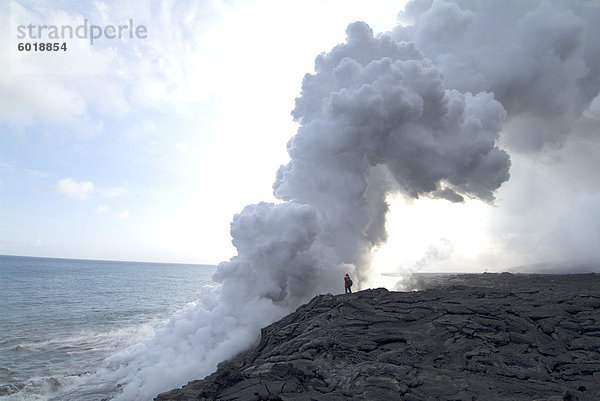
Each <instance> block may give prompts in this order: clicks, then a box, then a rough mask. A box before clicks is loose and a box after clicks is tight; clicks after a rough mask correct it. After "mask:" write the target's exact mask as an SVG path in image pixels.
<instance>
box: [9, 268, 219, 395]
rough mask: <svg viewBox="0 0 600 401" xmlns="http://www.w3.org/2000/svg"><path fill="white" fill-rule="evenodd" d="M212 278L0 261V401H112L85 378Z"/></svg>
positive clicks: (193, 272)
mask: <svg viewBox="0 0 600 401" xmlns="http://www.w3.org/2000/svg"><path fill="white" fill-rule="evenodd" d="M214 271H215V267H214V266H205V265H183V264H160V263H135V262H109V261H91V260H68V259H46V258H28V257H15V256H0V400H2V401H9V400H10V401H17V400H20V401H25V400H27V401H29V400H70V399H73V400H77V399H79V398H82V399H83V398H85V399H86V400H89V401H92V400H98V401H100V400H102V399H109V398H110V394H102V391H100V393H98V391H95V392H94V391H88V390H86V389H85V386H86V378H87V377H89V376H90V375H93V373H94V372H95V370H96V369H97V368H98V367H99V366H100V364H101V363H102V361H103V360H105V359H106V358H107V357H110V356H112V355H114V354H116V353H118V352H119V351H121V350H123V349H125V348H126V347H128V346H130V345H133V344H136V343H138V342H139V341H141V340H143V339H144V338H147V337H149V336H152V335H153V334H154V330H155V329H156V328H157V327H158V326H159V325H160V324H161V323H162V322H164V321H165V320H166V319H168V318H169V317H170V316H171V315H172V314H173V313H174V312H175V311H176V310H178V309H180V308H181V307H183V306H184V305H185V304H186V303H188V302H192V301H194V300H195V299H196V297H197V294H198V292H199V291H200V290H201V289H202V287H203V286H205V285H209V284H211V283H212V281H211V276H212V274H213V272H214ZM79 387H81V388H79ZM109 387H110V384H108V385H107V388H109ZM77 394H87V395H86V396H85V397H84V396H78V395H77Z"/></svg>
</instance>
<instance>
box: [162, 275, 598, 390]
mask: <svg viewBox="0 0 600 401" xmlns="http://www.w3.org/2000/svg"><path fill="white" fill-rule="evenodd" d="M422 285H423V288H424V289H423V290H422V291H416V292H388V291H387V290H384V289H376V290H366V291H361V292H358V293H354V294H348V295H336V296H333V295H321V296H318V297H316V298H314V299H313V300H312V301H310V303H308V304H306V305H304V306H301V307H300V308H298V310H297V311H296V312H294V313H292V314H290V315H288V316H287V317H285V318H283V319H282V320H280V321H278V322H276V323H273V324H272V325H270V326H268V327H266V328H264V329H263V330H262V338H261V340H260V343H259V344H258V346H257V347H256V348H255V349H252V350H250V351H248V352H246V353H244V354H242V355H240V356H238V357H237V358H235V359H233V360H231V361H229V362H226V363H222V364H220V365H219V368H218V370H217V372H215V373H213V374H212V375H210V376H208V377H207V378H205V379H204V380H201V381H200V380H199V381H193V382H190V383H188V384H187V385H186V386H184V387H183V388H181V389H178V390H172V391H170V392H167V393H164V394H161V395H159V396H158V397H157V398H156V400H159V401H174V400H178V401H182V400H284V401H295V400H319V401H321V400H324V401H327V400H349V399H350V400H352V399H354V400H528V401H530V400H590V401H597V400H600V275H598V274H586V275H560V276H559V275H512V274H506V273H504V274H482V275H460V276H447V277H445V278H444V279H443V280H440V279H439V277H438V279H437V282H436V280H432V279H428V280H425V282H423V283H422Z"/></svg>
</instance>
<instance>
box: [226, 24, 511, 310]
mask: <svg viewBox="0 0 600 401" xmlns="http://www.w3.org/2000/svg"><path fill="white" fill-rule="evenodd" d="M315 71H316V72H315V74H307V75H306V76H305V77H304V82H303V85H302V95H301V96H300V97H299V98H297V99H296V108H295V109H294V111H293V112H292V114H293V116H294V118H295V119H296V121H298V122H299V123H300V128H299V129H298V132H297V134H296V135H295V136H294V137H293V138H291V140H290V141H289V143H288V152H289V155H290V158H291V160H290V162H289V163H288V164H287V165H285V166H282V167H281V168H280V169H279V171H278V172H277V179H276V181H275V184H274V185H273V187H274V191H275V195H276V196H277V197H278V198H279V199H281V200H283V201H285V202H284V203H281V204H260V205H253V206H248V207H246V208H245V209H244V210H243V211H242V213H240V214H239V215H237V216H236V217H235V218H234V221H233V223H232V228H231V234H232V236H233V243H234V245H235V246H236V247H237V250H238V256H237V257H235V258H233V259H232V260H230V261H229V262H225V263H222V264H221V265H220V266H219V269H218V272H217V274H216V275H215V278H216V280H217V281H220V282H222V283H223V291H224V293H227V294H228V296H229V297H234V298H244V297H246V298H248V299H253V298H255V297H264V298H268V299H270V300H272V301H273V302H275V303H281V304H285V305H286V306H287V307H290V308H293V307H295V306H297V305H298V303H299V302H301V301H305V300H307V299H308V298H310V297H312V296H314V295H315V294H317V293H319V292H339V291H340V288H341V285H340V282H341V277H342V275H343V274H344V273H345V272H346V271H351V272H353V273H354V274H356V275H358V277H359V278H360V277H364V276H365V275H366V274H367V271H368V267H369V255H370V250H371V249H372V247H373V246H375V245H378V244H380V243H381V242H382V241H385V239H386V232H385V215H386V212H387V210H388V207H387V204H386V194H387V193H389V192H390V191H403V192H405V193H407V194H409V195H410V196H412V197H419V196H422V195H423V196H429V197H439V198H445V199H448V200H451V201H455V202H460V201H462V200H463V196H469V197H474V198H479V199H482V200H485V201H491V200H493V191H494V190H495V189H497V188H498V187H499V186H500V185H501V184H502V183H503V182H504V181H506V180H507V179H508V177H509V167H510V159H509V156H508V155H507V153H506V152H505V151H503V150H501V149H499V148H498V147H496V144H495V141H496V139H497V135H498V132H499V131H500V128H501V124H502V121H503V120H504V117H505V112H504V109H503V107H502V105H501V104H500V103H498V102H497V101H495V100H494V98H493V95H492V94H490V93H478V94H476V95H473V94H471V93H466V94H463V93H460V92H458V91H455V90H452V91H448V90H445V88H444V84H443V77H442V75H441V74H440V72H439V71H438V70H437V69H436V68H435V67H434V66H433V65H432V63H431V62H430V61H429V60H428V59H426V58H425V57H424V56H423V55H422V53H421V52H420V51H419V50H417V49H416V48H415V46H414V45H413V44H411V43H398V42H396V41H395V40H394V39H392V37H391V36H388V35H382V36H378V37H374V36H373V32H372V31H371V29H370V28H369V27H368V26H367V25H366V24H365V23H364V22H356V23H353V24H351V25H350V26H349V27H348V29H347V43H345V44H342V45H339V46H336V47H335V48H334V49H333V50H332V51H331V52H329V53H328V54H322V55H320V56H319V57H318V58H317V60H316V64H315ZM240 283H241V284H242V285H243V286H245V285H247V283H250V286H249V287H250V288H247V289H244V288H241V287H240ZM240 300H241V299H240Z"/></svg>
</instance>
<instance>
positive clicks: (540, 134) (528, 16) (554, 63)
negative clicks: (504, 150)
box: [393, 0, 600, 152]
mask: <svg viewBox="0 0 600 401" xmlns="http://www.w3.org/2000/svg"><path fill="white" fill-rule="evenodd" d="M400 16H401V19H402V20H403V21H404V22H405V23H406V24H407V25H406V26H399V27H397V28H396V29H395V30H394V31H393V35H394V36H395V37H396V38H397V39H399V40H409V41H414V42H415V43H416V45H417V46H418V47H419V49H421V50H422V51H423V52H424V54H425V56H427V57H428V58H430V59H431V60H432V61H433V62H434V64H435V65H436V66H437V67H438V68H439V69H440V71H442V72H443V74H444V78H445V82H446V84H447V86H448V87H450V88H455V89H458V90H461V91H471V92H479V91H491V92H493V93H494V95H495V97H496V99H498V100H499V101H500V102H501V103H502V105H503V106H504V108H505V109H506V110H507V112H508V119H507V124H506V128H505V131H504V132H503V136H504V141H505V142H506V144H507V146H509V147H510V149H511V150H516V151H525V152H531V151H538V150H541V149H544V148H547V147H556V146H560V145H562V144H563V143H564V141H565V140H566V137H567V136H568V135H569V134H570V133H572V132H573V130H574V125H575V122H576V121H577V120H579V119H580V118H581V116H582V113H583V112H584V111H585V110H586V109H587V108H588V107H589V105H590V102H591V101H592V100H593V99H594V98H595V97H596V96H597V95H598V90H599V89H600V43H599V39H598V38H599V37H600V28H599V27H598V24H597V21H598V18H600V7H598V6H597V3H596V4H594V3H593V2H579V1H572V2H564V1H548V0H530V1H520V0H508V1H501V2H478V1H469V0H464V1H463V0H456V1H454V0H449V1H432V0H413V1H411V2H410V3H409V4H408V5H407V6H406V9H405V11H404V12H403V13H401V15H400Z"/></svg>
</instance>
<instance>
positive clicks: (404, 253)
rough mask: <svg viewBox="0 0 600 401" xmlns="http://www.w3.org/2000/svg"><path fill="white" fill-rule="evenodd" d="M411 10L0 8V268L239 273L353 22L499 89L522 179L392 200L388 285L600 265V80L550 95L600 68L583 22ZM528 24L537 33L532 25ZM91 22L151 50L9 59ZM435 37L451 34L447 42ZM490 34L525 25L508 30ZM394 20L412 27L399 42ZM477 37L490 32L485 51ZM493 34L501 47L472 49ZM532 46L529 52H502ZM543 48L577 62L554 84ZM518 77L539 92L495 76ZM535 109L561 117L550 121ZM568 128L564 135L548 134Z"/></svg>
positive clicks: (368, 6)
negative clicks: (252, 218) (477, 194)
mask: <svg viewBox="0 0 600 401" xmlns="http://www.w3.org/2000/svg"><path fill="white" fill-rule="evenodd" d="M403 3H404V2H402V1H400V2H399V1H384V0H379V1H377V0H371V1H368V2H367V1H346V0H344V1H342V0H339V1H311V0H308V1H307V0H303V1H279V0H256V1H252V0H249V1H176V2H166V1H165V2H160V1H146V0H140V1H93V2H77V1H70V0H61V1H27V0H18V1H15V0H11V1H8V2H3V3H2V6H1V7H2V8H1V9H0V13H1V18H2V21H0V22H1V23H2V26H3V27H5V28H4V29H3V31H2V35H3V38H2V40H1V41H0V51H1V55H2V57H1V58H0V69H1V71H2V74H1V76H0V254H14V255H31V256H49V257H69V258H92V259H118V260H137V261H165V262H187V263H218V262H220V261H223V260H226V259H228V258H229V257H231V256H232V255H233V254H234V248H233V247H232V245H231V237H230V235H229V227H230V222H231V219H232V217H233V215H234V214H235V213H238V212H239V211H240V210H241V209H242V208H243V207H244V206H245V205H247V204H250V203H257V202H260V201H273V200H274V198H273V195H272V192H273V188H272V184H273V182H274V180H275V173H276V171H277V169H278V167H279V166H280V165H281V164H284V163H286V162H287V161H288V159H289V157H288V155H287V154H286V143H287V141H288V140H289V138H290V137H292V136H293V135H294V134H295V133H296V131H297V129H298V125H297V124H296V123H295V122H293V120H292V116H291V115H290V112H291V110H292V109H293V108H294V99H295V98H296V97H297V96H298V95H299V93H300V87H301V84H302V78H303V76H304V74H305V73H311V72H313V68H314V60H315V57H316V56H317V55H318V54H319V53H322V52H325V51H329V50H330V49H331V48H332V47H333V46H335V45H336V44H339V43H342V42H344V41H345V40H346V32H345V30H346V27H347V25H348V24H349V23H351V22H353V21H357V20H362V21H365V22H366V23H367V24H368V25H369V26H370V27H371V28H372V30H373V31H374V32H375V33H378V32H387V31H391V32H392V33H393V36H394V37H395V38H396V39H397V40H411V41H415V42H416V44H417V46H418V47H419V48H420V49H421V50H422V51H423V52H424V53H425V56H426V57H428V58H430V59H431V60H432V61H433V63H434V64H435V65H437V66H438V67H439V68H440V70H441V71H442V72H443V74H444V76H445V79H446V82H447V87H448V88H450V89H458V90H460V91H462V92H467V91H470V92H473V93H476V92H478V91H486V92H490V91H491V92H493V91H494V90H495V91H496V92H497V93H495V96H496V99H499V100H500V102H501V103H502V104H503V106H504V108H505V109H506V110H507V112H508V117H507V120H506V122H505V124H504V128H503V130H502V132H501V133H500V136H499V143H500V144H501V145H502V147H503V149H505V150H506V151H507V152H508V154H509V155H510V160H511V162H512V166H511V169H510V179H509V180H508V181H507V182H505V183H504V184H503V185H502V186H501V187H500V189H499V190H498V191H497V192H496V197H495V201H494V202H492V203H489V202H488V203H486V202H483V201H481V200H475V199H469V198H468V197H467V198H466V201H465V202H463V203H451V202H449V201H448V200H444V199H430V198H427V197H425V198H423V197H421V198H420V199H418V200H414V199H410V198H409V197H407V196H405V195H400V194H398V195H390V197H389V199H388V200H389V202H390V203H391V212H390V215H389V217H388V225H387V227H388V233H389V241H388V244H387V245H386V246H383V247H382V249H380V250H379V252H378V253H376V254H375V259H374V260H375V263H378V264H380V265H381V266H382V270H386V269H389V270H394V269H395V268H396V267H398V266H404V267H408V268H410V269H413V270H427V269H429V270H444V269H447V270H469V271H482V270H486V269H489V270H498V269H504V268H509V267H513V266H518V265H526V264H533V263H547V262H550V263H566V261H568V262H569V263H573V264H580V263H584V264H588V265H590V264H592V265H594V264H596V265H597V264H598V261H599V260H600V256H599V252H598V244H599V243H600V207H599V206H598V205H599V204H600V203H599V201H600V178H599V176H600V175H599V174H598V173H597V172H598V171H600V162H599V160H600V146H599V143H598V140H599V139H598V127H599V120H600V100H598V97H597V94H598V93H597V86H598V81H593V80H592V78H590V84H589V85H587V88H588V89H589V90H588V92H590V93H588V94H587V96H588V98H586V99H587V100H586V101H579V100H580V99H579V98H580V97H578V96H577V94H573V96H571V97H567V98H565V99H563V94H564V91H563V92H560V93H559V94H555V93H554V92H553V90H552V88H558V89H560V90H563V88H567V89H566V91H567V92H568V93H571V92H569V90H570V89H569V88H571V87H573V86H574V85H575V84H574V83H573V82H571V80H569V79H567V78H565V77H573V80H576V79H578V78H581V77H583V76H585V74H586V72H585V71H589V70H590V69H591V68H595V66H591V65H586V64H585V61H586V60H587V59H589V57H590V54H591V53H590V52H592V50H590V46H591V45H590V43H591V40H590V39H589V38H590V37H592V36H593V34H594V32H593V31H590V29H591V28H589V27H587V26H586V25H585V23H586V20H585V19H584V18H583V17H581V18H580V17H579V15H576V14H577V10H575V11H571V10H567V9H566V8H565V7H560V6H549V7H547V10H546V8H543V7H540V9H541V10H542V11H540V13H539V14H540V15H537V14H535V13H533V12H530V10H521V9H519V6H518V4H519V3H518V2H514V3H512V4H514V5H515V6H514V7H513V8H512V9H513V10H514V11H515V12H514V13H508V12H507V13H505V14H502V13H501V12H490V10H479V11H481V14H484V12H488V14H487V15H488V17H487V18H480V19H477V18H478V14H477V10H474V11H472V12H471V11H469V12H466V11H461V12H458V11H457V10H458V7H455V8H456V9H455V8H452V7H446V8H443V7H441V6H439V4H441V3H443V2H438V3H439V4H438V8H437V9H436V8H432V9H431V10H430V12H426V10H424V9H423V7H421V8H420V7H419V4H423V3H427V2H415V3H414V5H413V7H412V8H410V9H409V10H407V12H406V13H404V14H402V15H401V17H402V18H401V19H400V21H399V20H398V13H399V12H400V11H401V10H402V9H403V7H404V5H403ZM459 3H461V2H459ZM463 3H468V2H463ZM541 3H543V2H541V1H533V2H530V3H528V4H529V5H530V6H531V8H535V7H537V6H538V5H539V4H541ZM555 3H556V4H559V2H555ZM465 7H466V6H465ZM521 8H522V7H521ZM492 11H493V10H492ZM596 11H597V10H596ZM528 12H530V14H532V15H531V16H529V17H528V18H530V20H527V19H526V18H524V17H523V15H529V14H527V13H528ZM543 12H547V15H546V14H543ZM489 15H495V17H494V18H496V19H495V20H490V19H489ZM511 18H512V20H511ZM538 19H539V20H550V21H553V24H555V25H554V26H558V27H559V28H557V31H556V32H558V34H556V35H555V33H556V32H554V30H552V29H550V31H544V29H543V28H544V27H543V26H542V27H541V28H540V27H538V26H537V25H536V21H537V20H538ZM84 20H87V21H88V24H90V25H92V24H93V25H97V26H101V27H103V28H105V27H107V26H109V25H122V24H128V23H129V21H130V20H131V23H132V25H134V26H141V25H143V26H144V27H146V28H147V37H145V38H139V37H133V38H130V37H123V38H121V39H118V38H115V39H108V38H99V39H97V40H96V41H95V42H94V43H93V44H90V43H89V38H87V39H86V38H73V39H66V40H64V42H66V43H67V47H68V49H67V51H56V52H54V51H52V52H19V51H18V50H17V46H18V44H19V42H26V41H29V42H34V41H35V39H19V38H18V37H17V34H18V26H19V25H25V26H27V25H29V24H34V25H35V26H37V25H57V26H63V25H69V26H72V27H77V26H79V25H81V24H83V23H84ZM436 21H442V22H443V23H442V24H441V26H442V27H444V29H441V32H440V29H437V31H436V28H435V27H436V25H435V22H436ZM472 21H475V23H473V22H472ZM494 21H495V22H496V23H497V24H498V26H500V25H501V24H505V25H507V26H513V25H514V26H519V27H520V28H518V29H515V30H510V29H508V28H506V29H503V28H499V27H498V26H495V25H494V23H493V22H494ZM399 22H401V23H402V24H406V25H411V24H415V26H420V27H421V28H418V29H408V28H407V29H404V28H402V27H400V28H396V29H395V27H396V25H397V24H398V23H399ZM513 22H514V24H513ZM517 22H519V23H520V24H521V25H519V24H518V23H517ZM452 24H454V25H452ZM464 27H468V28H464ZM485 27H487V29H489V30H490V31H486V32H487V35H482V34H481V32H482V30H483V29H484V28H485ZM528 27H533V28H531V30H528V29H526V28H528ZM463 28H464V29H463ZM538 28H539V29H538ZM493 29H495V30H497V31H495V32H491V30H493ZM519 29H520V30H519ZM577 29H579V30H578V31H577ZM574 30H575V31H577V32H580V31H581V32H583V34H582V35H580V36H577V35H576V33H577V32H576V33H575V34H571V32H572V31H574ZM596 30H597V29H596ZM563 31H564V32H566V33H565V34H564V35H562V33H563ZM496 32H497V33H496ZM496 34H497V35H498V36H499V37H503V38H504V39H503V40H497V41H493V40H492V41H491V42H489V43H485V39H481V41H480V42H477V43H475V42H474V41H475V39H474V38H477V40H478V41H479V38H487V37H489V36H493V35H496ZM436 35H437V36H436ZM502 35H504V36H502ZM554 36H557V37H558V39H555V38H554ZM444 38H446V39H448V38H454V39H456V40H453V41H452V43H445V42H444V40H445V39H444ZM507 38H510V39H507ZM523 38H528V40H530V41H531V42H532V43H531V44H529V45H527V44H525V45H523V46H521V47H516V48H514V49H513V48H511V47H510V46H505V45H502V46H500V45H499V44H498V45H497V46H498V47H497V48H496V47H494V46H496V44H497V43H523V41H524V39H523ZM532 38H533V39H532ZM536 38H539V39H540V41H541V42H543V43H546V42H548V41H555V40H556V41H557V42H556V43H559V45H561V46H563V47H564V48H565V49H567V50H564V52H565V53H564V54H562V53H561V54H560V60H562V61H561V63H559V64H557V66H556V68H554V67H553V65H551V64H549V63H542V65H543V66H544V67H540V70H539V71H538V70H537V64H530V65H529V64H527V63H528V62H529V60H530V59H531V60H539V55H535V54H529V55H528V56H527V57H525V56H523V54H522V53H520V52H522V51H525V50H533V49H536V48H539V47H540V44H539V43H537V42H536ZM563 38H566V39H565V43H564V44H563V43H562V42H561V41H562V40H563ZM586 38H587V39H586ZM542 39H548V40H542ZM571 39H572V40H571ZM569 40H571V41H569ZM577 40H580V42H581V43H580V42H577ZM55 41H57V42H61V43H62V42H63V40H59V39H56V40H55ZM507 41H508V42H507ZM490 43H492V45H490ZM552 43H554V42H552ZM477 46H480V47H481V48H484V47H485V48H486V49H492V50H493V51H497V54H503V55H504V56H498V59H497V60H496V62H494V63H492V62H490V63H485V62H483V61H482V60H492V59H493V57H490V56H489V55H487V56H486V55H485V54H484V53H483V51H482V52H481V53H480V54H476V51H477V50H472V49H477ZM527 46H529V47H527ZM523 49H525V50H523ZM568 49H575V50H572V51H569V50H568ZM469 50H472V51H473V53H469ZM506 54H510V55H511V56H512V57H514V58H513V59H509V58H508V56H505V55H506ZM454 56H456V57H454ZM529 56H530V57H529ZM563 56H564V57H563ZM469 57H472V60H471V59H469ZM486 57H487V58H486ZM577 57H579V58H577ZM580 59H581V60H580ZM461 60H471V61H472V63H471V64H469V65H466V63H465V64H464V65H463V64H460V61H461ZM565 60H566V61H565ZM582 60H583V61H582ZM578 62H579V63H578ZM532 63H533V61H532ZM588 64H589V63H588ZM532 66H533V67H532ZM469 68H472V70H469ZM512 68H514V69H518V70H519V71H533V72H534V74H537V75H534V76H526V75H519V76H518V77H517V78H514V77H515V76H516V74H513V75H511V74H500V73H499V72H498V71H504V70H505V69H506V70H508V69H512ZM536 71H537V72H536ZM596 72H598V71H596ZM546 73H547V74H546ZM544 74H546V75H544ZM588 75H589V74H588ZM540 76H541V77H542V78H540V79H538V78H539V77H540ZM465 77H470V78H472V77H477V78H478V79H470V78H469V79H467V78H465ZM479 78H480V79H479ZM511 79H512V80H513V81H511ZM546 79H547V81H546ZM519 80H520V81H519ZM533 81H535V82H536V86H535V87H534V88H533V89H528V90H527V93H528V94H531V95H530V98H528V99H527V101H525V100H523V99H525V95H524V94H522V93H521V92H525V91H524V90H523V88H516V87H514V86H513V87H511V86H510V85H509V84H513V83H514V82H523V83H526V82H533ZM550 82H551V83H550ZM578 82H581V81H578ZM524 86H525V87H526V86H527V85H524ZM581 87H582V85H579V86H578V88H579V90H583V89H581ZM511 88H512V89H511ZM511 90H512V92H511ZM536 91H537V92H536ZM514 93H517V94H516V95H515V94H514ZM519 93H521V94H520V95H519ZM519 96H520V97H519ZM535 96H538V98H539V99H541V98H543V97H544V96H545V97H546V98H548V97H553V98H557V99H559V100H557V101H556V102H555V103H553V104H551V105H549V104H546V103H548V102H546V103H544V102H537V100H536V99H535ZM576 101H579V103H578V105H579V106H578V107H579V108H578V109H577V110H576V111H573V112H569V113H568V115H566V116H563V114H561V112H560V111H556V112H555V113H554V114H552V113H548V112H547V109H549V108H550V107H555V106H556V110H559V107H562V106H564V105H571V104H572V103H575V102H576ZM532 104H533V105H534V106H535V107H534V106H531V109H528V108H527V107H529V106H528V105H532ZM538 104H539V107H538V106H537V105H538ZM569 107H570V106H569ZM532 115H535V116H537V117H536V118H529V117H530V116H532ZM540 116H547V118H546V119H542V118H541V117H540ZM563 117H564V118H563ZM561 124H563V125H565V126H566V127H567V128H564V129H561V130H559V129H556V130H554V128H553V127H557V126H561ZM561 127H562V126H561ZM555 131H556V132H555Z"/></svg>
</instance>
